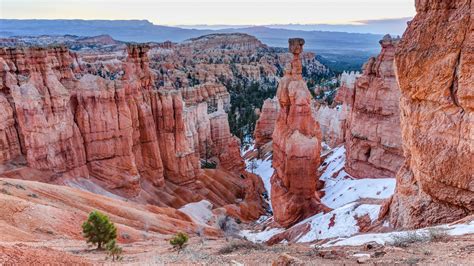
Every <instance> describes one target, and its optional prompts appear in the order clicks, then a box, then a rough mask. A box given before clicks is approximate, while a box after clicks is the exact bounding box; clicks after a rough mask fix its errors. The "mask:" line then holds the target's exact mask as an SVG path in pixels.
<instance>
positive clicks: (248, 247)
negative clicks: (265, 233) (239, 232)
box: [218, 241, 263, 255]
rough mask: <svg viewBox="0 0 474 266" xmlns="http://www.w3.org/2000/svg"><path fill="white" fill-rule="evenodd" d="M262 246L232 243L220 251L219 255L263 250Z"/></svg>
mask: <svg viewBox="0 0 474 266" xmlns="http://www.w3.org/2000/svg"><path fill="white" fill-rule="evenodd" d="M262 249H263V245H262V244H256V243H253V242H250V241H239V242H230V243H229V244H228V245H226V246H224V247H222V248H221V249H219V251H218V253H219V254H221V255H223V254H230V253H233V252H235V251H238V250H244V251H251V250H262Z"/></svg>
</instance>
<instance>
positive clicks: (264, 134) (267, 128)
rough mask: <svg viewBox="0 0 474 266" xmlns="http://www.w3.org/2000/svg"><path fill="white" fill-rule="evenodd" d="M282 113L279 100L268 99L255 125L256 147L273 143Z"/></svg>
mask: <svg viewBox="0 0 474 266" xmlns="http://www.w3.org/2000/svg"><path fill="white" fill-rule="evenodd" d="M279 111H280V104H279V103H278V99H277V98H273V99H266V100H265V101H264V102H263V106H262V111H261V112H260V117H259V118H258V120H257V124H256V125H255V131H254V137H255V147H256V148H260V147H262V146H263V145H265V144H266V143H268V142H270V141H272V135H273V130H274V129H275V123H276V120H277V118H278V113H279Z"/></svg>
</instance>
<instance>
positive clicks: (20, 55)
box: [0, 45, 264, 220]
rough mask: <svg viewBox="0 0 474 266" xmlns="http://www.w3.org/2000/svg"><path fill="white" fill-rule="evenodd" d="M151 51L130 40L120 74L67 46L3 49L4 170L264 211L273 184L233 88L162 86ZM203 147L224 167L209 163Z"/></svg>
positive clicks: (157, 199)
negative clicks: (233, 111)
mask: <svg viewBox="0 0 474 266" xmlns="http://www.w3.org/2000/svg"><path fill="white" fill-rule="evenodd" d="M148 52H149V47H148V46H146V45H128V46H127V56H126V57H125V58H124V59H123V61H122V62H120V63H118V66H117V62H115V61H114V69H115V70H116V71H117V73H114V74H113V75H109V76H106V77H102V76H99V75H93V74H90V73H89V72H87V70H86V69H87V68H88V67H86V66H85V65H84V64H82V62H83V61H82V59H81V58H80V56H78V55H77V54H75V53H72V52H70V51H69V50H68V49H67V48H65V47H64V46H58V47H52V48H36V47H30V48H2V49H1V50H0V67H1V69H0V72H1V89H0V104H1V108H0V109H1V110H2V111H3V110H4V111H5V112H2V114H1V116H0V117H1V119H2V120H1V121H0V125H1V127H0V137H1V145H0V147H1V156H0V162H1V163H2V167H1V175H2V176H4V177H10V178H22V179H33V180H39V181H45V182H49V183H56V184H65V185H70V186H75V187H80V188H82V189H85V190H92V191H96V192H97V191H101V190H100V189H99V188H103V189H106V190H107V191H108V192H112V193H114V194H116V195H118V196H121V197H125V198H129V199H133V200H134V201H138V202H148V203H152V204H157V205H160V206H172V207H175V208H177V207H180V206H182V205H183V204H186V203H188V202H192V201H199V200H200V199H208V200H210V201H211V202H212V203H214V204H215V206H216V207H224V208H226V209H228V210H229V211H230V212H231V213H232V214H235V215H237V217H240V218H242V219H243V220H248V219H256V218H258V217H259V215H260V214H262V213H263V208H264V204H263V202H262V199H261V197H260V195H261V194H262V193H263V186H262V183H261V181H260V180H259V179H258V178H257V177H256V176H255V175H252V174H249V173H246V172H245V171H244V169H243V168H244V167H243V161H242V158H241V157H240V151H239V142H238V140H237V139H236V138H235V137H233V136H232V135H231V133H230V131H229V125H228V121H227V115H226V113H225V111H224V108H228V104H229V94H228V93H227V92H226V90H225V88H224V87H222V86H219V85H213V84H204V85H201V86H196V87H193V88H187V89H186V90H184V89H182V90H177V89H175V88H172V87H171V86H164V87H160V88H158V87H157V85H156V83H155V80H156V76H155V75H156V74H155V73H154V72H153V71H152V70H151V69H150V66H149V58H148V55H147V54H148ZM210 105H212V106H215V108H214V107H212V108H209V106H210ZM206 148H209V149H210V151H209V153H208V152H207V151H206ZM202 156H209V157H212V158H215V161H216V163H217V166H218V169H216V170H203V169H201V167H200V157H202ZM91 182H92V183H91ZM102 193H105V192H102ZM253 194H255V195H253ZM237 199H240V201H242V200H243V201H242V202H241V203H237V202H238V200H237ZM233 204H235V205H234V206H231V205H233Z"/></svg>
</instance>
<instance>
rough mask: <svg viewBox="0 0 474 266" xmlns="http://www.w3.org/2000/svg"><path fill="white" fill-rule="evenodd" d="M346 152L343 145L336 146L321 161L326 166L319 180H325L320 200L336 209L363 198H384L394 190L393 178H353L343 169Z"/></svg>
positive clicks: (394, 182)
mask: <svg viewBox="0 0 474 266" xmlns="http://www.w3.org/2000/svg"><path fill="white" fill-rule="evenodd" d="M345 161H346V154H345V148H344V146H341V147H338V148H336V149H335V150H334V152H333V153H332V154H331V155H330V156H328V158H326V160H324V162H323V166H321V167H320V170H322V169H323V167H325V166H327V167H326V169H325V171H324V172H323V174H322V175H321V178H320V179H321V180H323V181H325V186H324V189H323V190H324V191H325V192H326V193H325V195H324V197H323V198H321V202H322V203H323V204H325V205H326V206H328V207H330V208H332V209H336V208H339V207H341V206H344V205H346V204H348V203H350V202H354V201H357V200H359V199H363V198H372V199H386V198H389V197H390V196H391V195H393V193H394V192H395V185H396V181H395V178H363V179H355V178H353V177H352V176H350V175H349V174H348V173H346V172H345V171H344V169H343V168H344V164H345Z"/></svg>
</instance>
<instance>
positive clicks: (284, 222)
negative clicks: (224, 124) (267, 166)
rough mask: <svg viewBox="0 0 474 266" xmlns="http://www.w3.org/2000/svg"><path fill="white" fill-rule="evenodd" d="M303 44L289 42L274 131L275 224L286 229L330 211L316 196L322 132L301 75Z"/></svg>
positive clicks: (273, 184) (299, 41)
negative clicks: (288, 60)
mask: <svg viewBox="0 0 474 266" xmlns="http://www.w3.org/2000/svg"><path fill="white" fill-rule="evenodd" d="M303 44H304V40H303V39H290V40H289V47H290V49H289V50H290V52H291V53H293V60H292V62H291V68H290V69H288V70H287V73H285V76H284V77H283V78H282V80H281V81H280V84H279V86H278V91H277V97H278V101H279V104H280V113H279V115H278V119H277V122H276V125H275V130H274V132H273V162H272V165H273V168H274V169H275V172H274V174H273V176H272V178H271V183H272V193H271V201H272V206H273V212H274V218H275V221H276V222H277V223H279V224H280V225H281V226H284V227H288V226H290V225H292V224H294V223H296V222H298V221H300V220H301V219H304V218H306V217H308V216H310V215H313V214H315V213H317V212H320V211H324V210H326V209H327V207H325V206H324V205H322V204H321V202H320V199H319V197H318V195H317V194H316V187H317V181H318V177H317V174H316V172H317V168H318V167H319V164H320V160H321V159H320V151H321V142H320V141H321V131H320V129H319V124H318V122H317V121H316V120H315V118H314V117H313V111H312V109H311V94H310V92H309V90H308V88H307V87H306V84H305V82H304V80H303V78H302V76H301V71H302V66H301V59H300V54H301V52H302V51H303Z"/></svg>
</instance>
